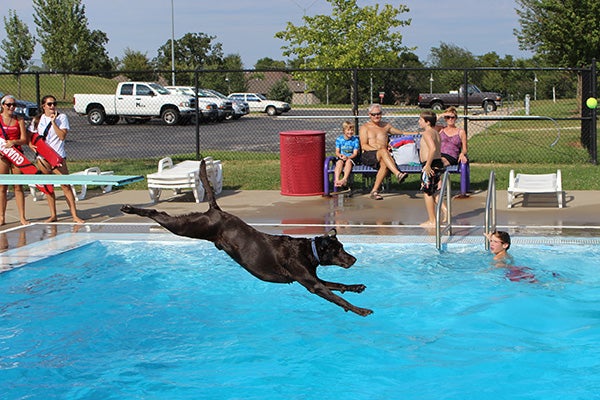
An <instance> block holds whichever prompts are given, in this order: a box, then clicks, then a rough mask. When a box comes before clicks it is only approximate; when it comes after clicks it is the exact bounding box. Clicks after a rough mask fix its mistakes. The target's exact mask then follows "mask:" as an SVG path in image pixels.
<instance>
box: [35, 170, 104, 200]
mask: <svg viewBox="0 0 600 400" xmlns="http://www.w3.org/2000/svg"><path fill="white" fill-rule="evenodd" d="M71 174H72V175H114V172H113V171H101V170H100V168H99V167H89V168H86V169H85V170H83V171H79V172H72V173H71ZM56 186H60V185H56ZM78 186H79V187H80V188H81V189H80V190H79V193H78V192H77V187H78ZM87 187H88V185H71V189H72V190H73V195H74V196H75V201H80V200H83V199H85V196H86V195H87ZM100 188H101V189H102V193H108V192H110V191H112V185H103V186H100ZM29 191H30V192H31V196H32V197H33V201H38V200H41V199H43V198H44V193H42V191H40V190H38V187H37V186H36V185H29Z"/></svg>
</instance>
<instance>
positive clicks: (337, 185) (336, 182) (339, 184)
mask: <svg viewBox="0 0 600 400" xmlns="http://www.w3.org/2000/svg"><path fill="white" fill-rule="evenodd" d="M340 182H341V181H335V183H334V184H333V185H334V186H335V187H340V186H342V184H341V183H340Z"/></svg>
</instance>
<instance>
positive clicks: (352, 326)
mask: <svg viewBox="0 0 600 400" xmlns="http://www.w3.org/2000/svg"><path fill="white" fill-rule="evenodd" d="M346 249H347V250H348V251H349V252H350V253H352V254H353V255H355V256H356V257H357V258H358V262H357V264H356V265H355V266H354V267H352V268H350V269H348V270H344V269H341V268H338V267H320V269H319V275H320V276H321V277H322V278H324V279H328V280H334V281H339V282H344V283H364V284H365V285H366V286H367V289H366V290H365V291H364V292H363V293H361V294H355V293H345V294H343V295H342V296H343V297H344V298H346V299H347V300H349V301H350V302H351V303H353V304H355V305H358V306H361V307H367V308H371V309H373V310H374V311H375V313H374V314H373V315H371V316H368V317H366V318H363V317H359V316H357V315H355V314H352V313H345V312H344V311H343V310H342V309H341V308H339V307H338V306H336V305H334V304H332V303H329V302H326V301H325V300H323V299H321V298H320V297H317V296H315V295H312V294H310V293H309V292H308V291H306V290H305V289H304V288H302V287H301V286H300V285H298V284H292V285H277V284H270V283H265V282H261V281H259V280H257V279H255V278H254V277H252V276H251V275H250V274H249V273H247V272H246V271H245V270H243V269H242V268H241V267H239V266H238V265H237V264H235V263H234V262H233V261H231V260H230V259H229V258H228V257H227V256H226V255H225V254H224V253H222V252H218V251H217V250H216V249H215V248H214V247H213V246H212V244H210V243H206V242H201V241H172V242H170V241H165V242H142V241H122V240H119V241H112V240H103V241H95V242H92V243H90V244H88V245H85V246H83V247H80V248H77V249H75V250H71V251H67V252H64V253H61V254H58V255H55V256H52V257H49V258H47V259H44V260H41V261H37V262H34V263H30V264H28V265H26V266H24V267H22V268H17V269H14V270H12V271H9V272H7V273H2V274H0V388H2V389H1V390H2V392H3V394H2V398H6V399H29V398H32V399H41V398H44V399H51V398H60V399H340V398H348V399H419V400H422V399H506V398H511V399H514V398H519V399H564V398H569V399H590V398H593V397H594V396H597V393H600V361H599V360H600V350H599V348H600V346H598V338H599V337H600V311H599V309H598V293H599V290H598V289H599V288H600V273H599V271H598V266H597V264H598V263H597V260H598V258H599V257H600V246H597V245H565V244H560V245H543V244H531V245H528V244H516V245H513V248H512V249H511V253H512V254H513V255H514V257H515V259H516V261H517V263H518V264H520V265H524V266H528V267H530V268H532V269H533V270H534V272H535V274H536V276H537V278H538V280H539V283H538V284H530V283H524V282H511V281H509V280H507V279H506V278H505V277H504V275H503V273H502V271H501V270H498V269H490V267H489V261H490V256H489V254H488V253H486V252H485V250H484V248H483V244H482V243H479V244H477V245H473V244H455V245H453V244H451V245H448V248H447V249H446V251H444V252H441V253H440V252H438V251H437V250H436V249H435V248H434V246H432V245H431V244H417V243H410V244H374V243H366V244H365V243H362V244H361V243H348V244H346ZM553 272H554V273H558V274H559V276H558V277H556V276H554V274H553Z"/></svg>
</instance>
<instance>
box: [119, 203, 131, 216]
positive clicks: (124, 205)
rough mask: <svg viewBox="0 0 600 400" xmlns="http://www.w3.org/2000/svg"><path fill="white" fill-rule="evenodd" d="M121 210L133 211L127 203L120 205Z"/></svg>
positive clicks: (129, 212)
mask: <svg viewBox="0 0 600 400" xmlns="http://www.w3.org/2000/svg"><path fill="white" fill-rule="evenodd" d="M121 211H122V212H124V213H126V214H131V213H132V212H133V207H131V205H129V204H123V205H122V206H121Z"/></svg>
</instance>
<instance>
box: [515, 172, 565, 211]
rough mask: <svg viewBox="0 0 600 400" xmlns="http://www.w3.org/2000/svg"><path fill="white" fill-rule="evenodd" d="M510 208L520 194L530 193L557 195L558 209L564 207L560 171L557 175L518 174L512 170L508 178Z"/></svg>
mask: <svg viewBox="0 0 600 400" xmlns="http://www.w3.org/2000/svg"><path fill="white" fill-rule="evenodd" d="M507 193H508V208H511V207H512V206H513V202H514V201H515V198H516V197H517V195H518V194H523V195H524V196H525V195H528V194H530V193H556V198H557V199H558V207H559V208H562V207H563V190H562V178H561V173H560V169H559V170H557V171H556V173H555V174H517V175H516V176H515V171H514V170H512V169H511V170H510V175H509V177H508V191H507Z"/></svg>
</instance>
